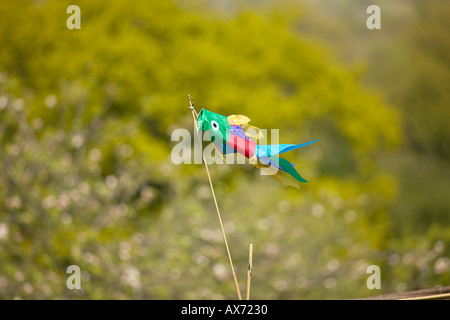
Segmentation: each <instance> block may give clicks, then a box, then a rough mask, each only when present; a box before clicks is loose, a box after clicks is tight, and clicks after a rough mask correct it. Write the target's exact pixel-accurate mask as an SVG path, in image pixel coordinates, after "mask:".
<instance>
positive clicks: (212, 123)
mask: <svg viewBox="0 0 450 320" xmlns="http://www.w3.org/2000/svg"><path fill="white" fill-rule="evenodd" d="M211 127H212V128H213V130H215V131H217V130H219V124H218V123H217V122H216V121H214V120H212V121H211Z"/></svg>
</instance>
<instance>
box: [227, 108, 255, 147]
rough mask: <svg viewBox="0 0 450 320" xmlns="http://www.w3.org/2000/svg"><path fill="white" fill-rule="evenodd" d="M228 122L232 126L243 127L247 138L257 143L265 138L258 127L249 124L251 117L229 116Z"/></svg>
mask: <svg viewBox="0 0 450 320" xmlns="http://www.w3.org/2000/svg"><path fill="white" fill-rule="evenodd" d="M228 122H229V123H230V125H232V126H233V125H234V126H241V127H242V129H243V130H244V132H245V134H246V136H247V137H249V138H250V139H252V140H253V141H255V142H257V141H258V140H259V139H261V138H262V137H264V134H263V133H262V131H261V130H260V129H259V128H258V127H255V126H251V125H249V124H248V123H249V122H250V118H249V117H246V116H243V115H241V114H233V115H231V116H228Z"/></svg>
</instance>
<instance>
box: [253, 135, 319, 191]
mask: <svg viewBox="0 0 450 320" xmlns="http://www.w3.org/2000/svg"><path fill="white" fill-rule="evenodd" d="M318 140H319V139H317V140H314V141H310V142H306V143H302V144H277V145H257V146H256V149H255V155H256V157H257V158H258V160H259V161H261V162H263V163H266V164H269V165H271V166H274V167H276V168H278V169H280V170H282V171H284V172H286V173H287V174H289V175H291V176H292V177H294V178H295V179H296V180H297V181H300V182H303V183H307V182H308V181H307V180H306V179H304V178H303V177H302V176H301V175H300V174H299V173H298V172H297V170H295V168H294V165H293V164H292V163H290V162H289V161H287V160H286V159H283V158H280V157H278V156H277V155H279V154H281V153H284V152H288V151H291V150H295V149H298V148H301V147H304V146H307V145H310V144H312V143H314V142H316V141H318Z"/></svg>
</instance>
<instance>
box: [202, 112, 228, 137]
mask: <svg viewBox="0 0 450 320" xmlns="http://www.w3.org/2000/svg"><path fill="white" fill-rule="evenodd" d="M197 129H198V131H200V130H201V131H208V132H209V134H210V135H211V141H213V142H215V143H220V142H222V143H226V142H227V141H228V139H229V138H230V123H229V122H228V118H227V117H225V116H223V115H221V114H218V113H214V112H211V111H208V110H206V109H202V110H201V111H200V114H199V115H198V128H197Z"/></svg>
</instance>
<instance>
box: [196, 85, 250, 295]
mask: <svg viewBox="0 0 450 320" xmlns="http://www.w3.org/2000/svg"><path fill="white" fill-rule="evenodd" d="M188 98H189V105H190V107H189V109H191V111H192V117H193V118H194V125H195V128H197V120H198V115H197V112H196V111H195V109H194V101H193V100H192V98H191V96H190V95H189V94H188ZM197 137H198V142H199V144H200V145H202V141H201V139H200V136H199V135H198V134H197ZM202 153H203V152H202ZM203 163H204V164H205V168H206V174H207V175H208V180H209V186H210V187H211V193H212V196H213V199H214V204H215V205H216V210H217V216H218V218H219V224H220V229H221V230H222V235H223V240H224V241H225V247H226V249H227V254H228V260H230V267H231V273H232V275H233V281H234V287H235V288H236V293H237V296H238V299H239V300H242V296H241V290H240V289H239V283H238V281H237V277H236V272H235V271H234V266H233V260H232V259H231V253H230V248H229V247H228V241H227V236H226V234H225V229H224V227H223V222H222V217H221V215H220V210H219V205H218V204H217V199H216V194H215V192H214V187H213V184H212V180H211V175H210V174H209V169H208V164H207V163H206V158H205V155H203Z"/></svg>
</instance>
